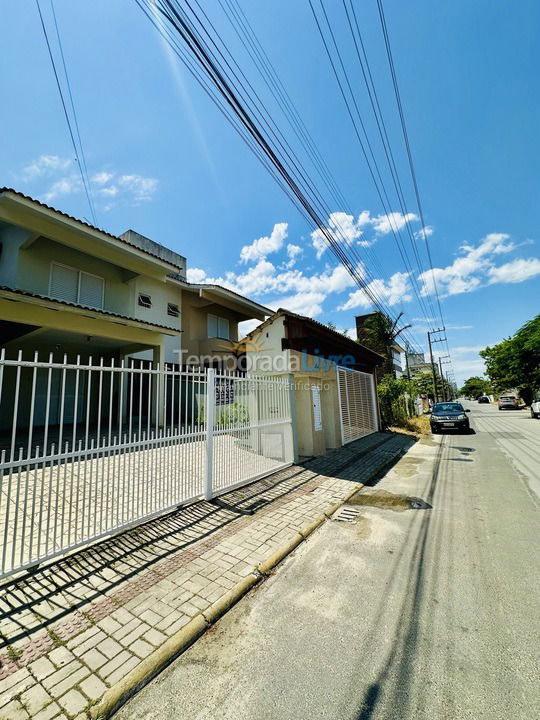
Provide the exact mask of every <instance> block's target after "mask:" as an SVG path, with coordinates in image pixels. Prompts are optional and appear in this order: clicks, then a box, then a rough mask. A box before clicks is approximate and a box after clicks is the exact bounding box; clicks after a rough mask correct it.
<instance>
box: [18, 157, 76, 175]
mask: <svg viewBox="0 0 540 720" xmlns="http://www.w3.org/2000/svg"><path fill="white" fill-rule="evenodd" d="M70 165H71V159H70V158H61V157H59V156H58V155H40V156H39V157H38V158H37V160H33V161H32V162H31V163H30V164H29V165H26V166H25V167H24V168H23V169H22V176H23V178H24V179H25V180H34V179H36V178H38V177H41V176H42V175H50V174H52V173H54V172H58V171H63V170H67V168H68V167H69V166H70Z"/></svg>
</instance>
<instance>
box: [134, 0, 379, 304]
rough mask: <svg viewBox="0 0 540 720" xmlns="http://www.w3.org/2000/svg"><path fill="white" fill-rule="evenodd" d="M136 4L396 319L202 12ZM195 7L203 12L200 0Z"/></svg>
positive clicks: (373, 298) (172, 4) (170, 1)
mask: <svg viewBox="0 0 540 720" xmlns="http://www.w3.org/2000/svg"><path fill="white" fill-rule="evenodd" d="M136 1H137V4H138V5H139V7H141V8H142V9H143V11H144V12H145V14H146V16H147V17H148V18H149V19H150V20H151V22H152V24H153V25H154V27H156V29H157V30H158V31H159V32H160V34H161V35H162V37H163V38H164V39H165V40H166V42H167V43H168V44H169V45H170V46H171V48H172V49H173V50H174V52H176V54H177V55H178V56H179V58H180V60H181V61H182V62H183V63H184V65H185V66H186V67H187V68H188V70H189V71H190V72H191V73H192V74H193V75H194V77H195V79H196V80H197V82H198V83H199V84H200V85H201V86H202V87H203V89H204V90H205V92H206V93H207V94H208V95H209V96H210V97H211V99H212V100H213V102H215V103H216V104H217V105H218V107H219V108H220V110H221V111H222V112H223V113H224V115H225V116H226V117H228V119H229V120H230V121H231V123H232V124H233V127H234V128H235V130H236V131H237V132H238V133H239V134H240V135H241V137H242V139H243V140H244V141H245V142H246V144H247V145H248V147H250V149H251V150H252V151H253V152H254V153H255V154H256V156H257V157H258V159H259V160H260V161H261V162H262V164H263V165H264V167H265V168H266V169H268V170H269V171H270V173H271V174H272V176H273V177H274V179H276V180H277V182H278V184H279V185H280V187H282V188H283V189H284V190H285V192H286V193H287V195H288V196H289V198H290V199H291V200H292V201H293V203H294V204H295V205H296V207H297V208H298V209H299V211H300V212H301V214H302V215H303V217H305V218H306V220H307V221H308V224H310V225H311V226H312V227H313V228H314V229H317V230H319V232H320V233H321V235H322V236H323V237H324V239H325V240H326V242H327V243H328V245H329V246H330V248H331V250H332V252H333V253H334V255H335V256H336V257H337V258H338V260H339V261H340V262H341V263H342V264H343V265H344V266H345V267H346V269H347V270H348V272H349V273H350V275H351V276H352V277H353V279H354V281H355V283H356V284H357V285H358V286H359V287H360V288H362V290H363V291H364V293H365V294H366V295H367V297H368V298H369V299H370V302H372V303H373V305H374V306H375V307H376V308H377V309H379V310H380V311H381V312H384V313H385V314H387V315H389V316H390V317H392V314H391V312H390V310H389V309H388V308H387V307H386V306H385V303H384V300H382V299H381V298H380V297H378V290H379V288H378V287H377V284H375V285H373V284H371V285H370V284H369V283H368V282H367V280H368V279H369V277H370V272H369V268H368V267H367V266H365V264H364V263H362V264H360V263H361V262H362V261H361V259H360V257H359V255H358V252H357V250H356V248H355V247H354V246H352V245H351V243H349V242H348V241H347V238H346V237H345V236H344V234H343V232H342V229H341V228H340V227H337V228H335V229H334V230H329V229H328V228H327V227H326V222H325V221H326V217H328V216H329V214H330V212H329V209H328V208H327V207H326V205H325V202H324V200H323V198H322V196H321V194H320V192H319V190H318V189H317V188H316V187H315V185H314V183H313V181H312V179H311V178H310V176H309V174H308V173H307V171H306V169H305V167H304V165H303V163H302V162H301V161H300V160H299V158H298V157H297V156H296V154H295V152H294V150H293V149H292V148H291V146H290V144H289V143H288V141H287V139H286V138H285V137H284V136H283V134H282V132H281V131H280V129H279V127H278V126H277V125H276V123H275V121H274V119H273V118H272V117H271V116H270V115H269V113H268V110H267V108H266V107H265V105H264V103H263V102H262V100H261V98H260V97H259V95H258V94H257V92H256V91H255V90H254V88H253V86H252V85H251V83H249V81H248V80H247V78H246V76H245V73H244V72H243V71H242V69H241V68H240V67H239V66H238V63H237V62H236V61H235V59H234V58H233V57H232V55H231V53H230V52H229V50H228V48H227V47H226V46H225V45H224V43H223V41H222V40H221V39H220V37H219V35H218V33H217V31H216V30H215V28H214V26H213V24H212V22H211V21H210V19H209V18H208V17H207V15H206V13H205V12H204V11H203V10H202V8H201V12H202V16H204V17H199V14H198V13H197V11H196V10H195V9H194V7H193V4H192V3H190V2H189V1H188V0H186V2H185V3H183V5H185V6H187V9H184V8H183V7H181V6H180V3H179V2H178V1H177V0H136ZM195 3H196V5H197V6H198V7H199V8H200V4H199V3H198V2H197V0H195ZM188 12H189V14H190V15H188ZM191 18H193V20H192V19H191ZM195 24H196V25H197V26H198V28H200V29H198V28H197V27H196V25H195ZM212 33H214V34H212ZM235 67H236V68H238V72H237V71H236V70H235V69H234V68H235Z"/></svg>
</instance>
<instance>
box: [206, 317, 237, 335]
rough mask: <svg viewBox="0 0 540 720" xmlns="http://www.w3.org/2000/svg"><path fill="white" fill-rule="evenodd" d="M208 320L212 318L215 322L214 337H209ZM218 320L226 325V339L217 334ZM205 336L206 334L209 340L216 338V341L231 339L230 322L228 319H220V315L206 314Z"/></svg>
mask: <svg viewBox="0 0 540 720" xmlns="http://www.w3.org/2000/svg"><path fill="white" fill-rule="evenodd" d="M210 318H213V319H214V320H216V327H217V329H216V335H210V328H209V326H210ZM220 320H221V321H225V322H226V323H227V329H228V337H222V336H221V335H220V334H219V322H220ZM206 334H207V336H208V339H209V340H212V339H213V338H216V339H218V340H230V339H231V321H230V320H229V318H226V317H221V316H220V315H214V313H207V314H206Z"/></svg>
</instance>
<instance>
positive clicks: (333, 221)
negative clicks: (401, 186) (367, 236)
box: [311, 210, 370, 258]
mask: <svg viewBox="0 0 540 720" xmlns="http://www.w3.org/2000/svg"><path fill="white" fill-rule="evenodd" d="M369 222H370V218H369V212H368V211H367V210H364V211H363V212H361V213H360V215H359V216H358V218H357V219H356V220H355V219H354V216H353V215H348V214H347V213H344V212H333V213H331V214H330V216H329V218H328V221H327V227H325V228H324V229H322V228H317V230H315V231H314V232H312V233H311V240H312V244H313V247H314V248H315V251H316V253H317V258H320V257H321V255H322V254H323V253H324V251H325V250H326V248H327V247H328V246H329V241H328V237H331V238H333V239H334V240H335V242H338V243H340V244H342V245H352V244H353V242H354V241H355V240H357V239H358V238H359V237H360V236H361V235H362V234H363V230H362V228H363V227H364V226H365V225H367V224H368V223H369Z"/></svg>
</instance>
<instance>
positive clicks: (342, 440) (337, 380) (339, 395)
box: [336, 363, 345, 447]
mask: <svg viewBox="0 0 540 720" xmlns="http://www.w3.org/2000/svg"><path fill="white" fill-rule="evenodd" d="M340 383H341V377H340V375H339V365H338V364H337V363H336V390H337V397H338V412H339V432H340V437H341V447H343V445H345V435H344V433H343V408H342V407H341V385H340Z"/></svg>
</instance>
